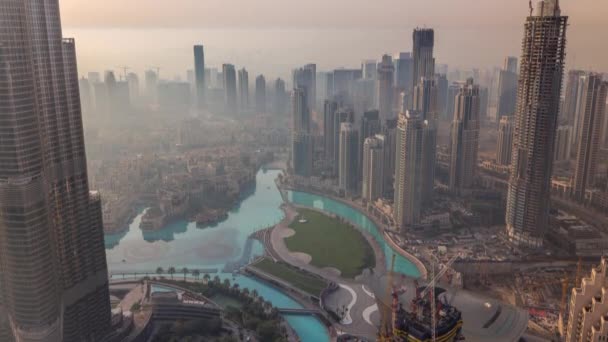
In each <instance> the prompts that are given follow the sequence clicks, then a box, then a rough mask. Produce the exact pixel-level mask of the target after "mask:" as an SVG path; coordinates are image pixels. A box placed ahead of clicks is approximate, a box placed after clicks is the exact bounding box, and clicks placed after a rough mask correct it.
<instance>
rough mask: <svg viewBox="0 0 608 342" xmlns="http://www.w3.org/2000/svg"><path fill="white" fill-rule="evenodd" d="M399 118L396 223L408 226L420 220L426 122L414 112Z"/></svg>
mask: <svg viewBox="0 0 608 342" xmlns="http://www.w3.org/2000/svg"><path fill="white" fill-rule="evenodd" d="M398 120H399V121H398V123H397V157H396V161H395V200H394V208H393V214H394V218H395V222H396V224H397V225H398V226H399V227H400V228H401V229H404V228H406V227H410V226H412V225H415V224H417V223H419V222H420V210H421V206H422V203H421V202H422V200H421V196H422V194H421V191H422V180H421V177H422V140H423V130H424V125H425V123H424V122H423V121H422V119H421V118H420V116H419V115H418V114H417V113H415V112H413V111H408V112H407V113H401V114H399V119H398Z"/></svg>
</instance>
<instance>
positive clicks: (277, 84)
mask: <svg viewBox="0 0 608 342" xmlns="http://www.w3.org/2000/svg"><path fill="white" fill-rule="evenodd" d="M286 89H287V88H286V87H285V81H283V80H282V79H280V78H277V79H276V81H274V114H275V115H281V114H283V112H284V111H285V107H286V104H287V101H286V98H287V94H286Z"/></svg>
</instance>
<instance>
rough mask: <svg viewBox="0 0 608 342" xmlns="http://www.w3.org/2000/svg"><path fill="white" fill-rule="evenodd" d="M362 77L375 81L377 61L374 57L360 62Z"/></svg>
mask: <svg viewBox="0 0 608 342" xmlns="http://www.w3.org/2000/svg"><path fill="white" fill-rule="evenodd" d="M361 72H362V76H363V79H365V80H373V81H375V80H376V79H377V78H378V62H377V61H376V60H375V59H366V60H364V61H363V62H361Z"/></svg>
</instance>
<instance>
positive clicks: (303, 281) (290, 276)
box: [253, 259, 327, 296]
mask: <svg viewBox="0 0 608 342" xmlns="http://www.w3.org/2000/svg"><path fill="white" fill-rule="evenodd" d="M253 266H254V267H256V268H258V269H260V270H262V271H264V272H266V273H268V274H271V275H273V276H275V277H277V278H279V279H282V280H283V281H285V282H288V283H290V284H291V285H293V286H295V287H297V288H299V289H300V290H302V291H304V292H308V293H310V294H311V295H314V296H319V295H320V294H321V291H323V289H324V288H325V287H326V285H327V284H326V283H325V281H323V280H321V279H319V278H317V277H315V276H313V275H310V274H307V273H304V272H302V271H299V270H297V269H295V268H293V267H291V266H288V265H286V264H283V263H275V262H274V261H272V260H270V259H262V261H260V262H258V263H256V264H254V265H253Z"/></svg>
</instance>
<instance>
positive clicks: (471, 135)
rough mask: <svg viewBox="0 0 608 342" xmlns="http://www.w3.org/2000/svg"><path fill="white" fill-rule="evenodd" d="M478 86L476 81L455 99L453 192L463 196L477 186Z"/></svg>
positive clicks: (451, 165)
mask: <svg viewBox="0 0 608 342" xmlns="http://www.w3.org/2000/svg"><path fill="white" fill-rule="evenodd" d="M479 105H480V98H479V86H477V85H475V84H473V79H472V78H471V79H468V80H467V83H466V84H465V85H463V86H462V87H461V88H460V93H459V94H458V96H456V114H455V115H454V121H453V122H452V134H451V140H452V141H451V148H450V152H451V158H450V183H449V188H450V191H452V192H454V193H458V194H462V193H463V191H465V190H470V189H471V188H472V187H473V185H474V183H475V175H476V170H477V154H478V151H479Z"/></svg>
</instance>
